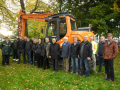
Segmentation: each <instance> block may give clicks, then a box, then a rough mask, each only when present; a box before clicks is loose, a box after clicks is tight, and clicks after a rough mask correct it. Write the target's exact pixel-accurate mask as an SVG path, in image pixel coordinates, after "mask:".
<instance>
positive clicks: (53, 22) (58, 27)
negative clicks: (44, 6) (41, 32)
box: [46, 17, 67, 41]
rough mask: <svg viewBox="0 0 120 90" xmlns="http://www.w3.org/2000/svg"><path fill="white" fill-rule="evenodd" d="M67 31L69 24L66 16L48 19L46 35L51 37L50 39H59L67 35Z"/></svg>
mask: <svg viewBox="0 0 120 90" xmlns="http://www.w3.org/2000/svg"><path fill="white" fill-rule="evenodd" d="M66 33H67V24H66V18H65V17H61V18H59V17H56V18H53V19H50V20H49V21H48V25H47V30H46V37H48V38H50V40H51V39H52V38H56V40H57V41H59V40H60V39H61V38H63V37H64V36H65V35H66Z"/></svg>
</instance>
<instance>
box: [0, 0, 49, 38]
mask: <svg viewBox="0 0 120 90" xmlns="http://www.w3.org/2000/svg"><path fill="white" fill-rule="evenodd" d="M43 1H45V2H46V3H48V1H49V0H43ZM7 6H8V7H9V9H10V10H12V8H11V7H14V8H17V9H18V11H19V10H20V7H15V5H12V3H11V0H9V2H8V3H7ZM18 11H17V12H18ZM0 18H1V17H0ZM5 27H7V26H6V25H5V24H4V23H2V24H1V27H0V33H1V34H3V35H4V36H8V35H12V34H13V33H12V31H9V30H8V28H5Z"/></svg>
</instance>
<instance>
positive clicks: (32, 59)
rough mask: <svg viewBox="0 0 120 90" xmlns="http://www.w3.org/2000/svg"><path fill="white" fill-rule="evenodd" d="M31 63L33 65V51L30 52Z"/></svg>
mask: <svg viewBox="0 0 120 90" xmlns="http://www.w3.org/2000/svg"><path fill="white" fill-rule="evenodd" d="M31 63H33V51H31Z"/></svg>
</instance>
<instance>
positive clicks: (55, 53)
mask: <svg viewBox="0 0 120 90" xmlns="http://www.w3.org/2000/svg"><path fill="white" fill-rule="evenodd" d="M59 55H60V45H59V44H58V43H56V39H55V38H53V39H52V43H51V44H50V49H49V58H51V59H52V60H53V70H54V71H56V72H57V71H58V57H59Z"/></svg>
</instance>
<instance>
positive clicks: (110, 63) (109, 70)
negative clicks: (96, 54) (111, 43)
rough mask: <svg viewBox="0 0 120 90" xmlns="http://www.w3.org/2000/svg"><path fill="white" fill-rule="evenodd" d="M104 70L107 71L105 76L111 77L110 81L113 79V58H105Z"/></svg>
mask: <svg viewBox="0 0 120 90" xmlns="http://www.w3.org/2000/svg"><path fill="white" fill-rule="evenodd" d="M104 63H105V71H106V73H107V78H111V80H112V81H114V67H113V64H114V60H113V59H105V60H104Z"/></svg>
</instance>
